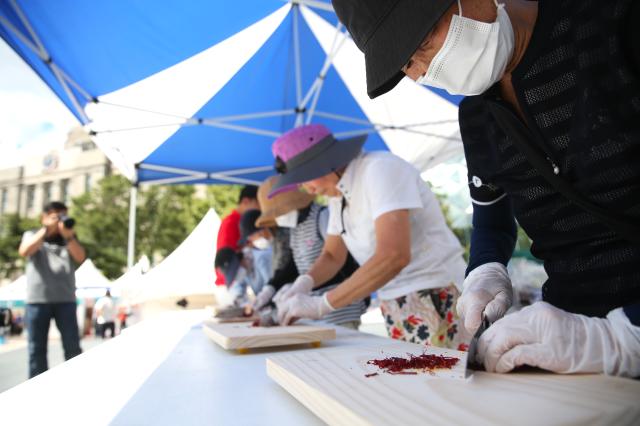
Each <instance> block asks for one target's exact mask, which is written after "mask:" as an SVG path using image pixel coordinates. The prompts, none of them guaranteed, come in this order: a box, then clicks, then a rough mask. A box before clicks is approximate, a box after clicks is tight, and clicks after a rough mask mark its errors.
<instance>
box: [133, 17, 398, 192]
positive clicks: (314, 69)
mask: <svg viewBox="0 0 640 426" xmlns="http://www.w3.org/2000/svg"><path fill="white" fill-rule="evenodd" d="M298 24H299V37H300V45H301V46H304V49H303V50H302V51H301V53H300V63H301V64H300V65H301V66H300V68H301V71H302V73H301V86H302V88H303V96H304V94H305V93H304V92H305V89H308V88H309V87H311V85H312V84H313V82H314V81H315V79H316V77H317V75H318V73H319V72H320V70H321V69H322V66H323V64H324V60H325V57H326V55H325V54H324V52H323V51H322V48H321V46H320V45H319V43H318V42H317V40H316V38H315V37H314V36H313V34H312V32H311V30H310V29H309V27H308V26H307V24H306V22H305V21H304V20H303V19H302V18H301V17H300V19H299V20H298ZM292 40H293V12H290V13H289V14H288V15H287V17H286V18H285V20H284V21H283V22H282V24H281V25H280V27H279V28H278V29H277V30H276V31H275V32H274V33H273V34H272V35H271V37H270V38H269V39H268V40H267V42H266V43H265V44H264V45H263V46H262V48H261V49H260V50H259V51H258V52H257V53H256V54H255V55H254V56H253V57H252V58H251V59H250V60H249V62H247V64H246V65H245V66H244V67H243V68H242V69H241V70H240V71H239V72H238V73H237V74H236V75H235V76H234V77H233V78H232V79H231V80H230V81H229V82H228V83H227V84H226V85H225V87H224V88H223V89H222V90H221V91H220V92H219V93H218V94H217V95H216V96H214V97H213V99H211V101H209V102H208V103H207V104H206V105H205V106H204V107H203V108H202V109H201V110H200V111H198V113H197V114H196V117H198V118H203V119H207V118H215V117H221V116H228V115H236V114H248V113H251V112H266V111H277V110H287V109H288V110H291V111H293V109H294V108H295V107H296V105H297V102H296V89H295V85H296V80H295V74H294V69H295V61H294V54H293V41H292ZM316 109H317V110H318V111H327V112H330V113H332V114H339V115H343V116H346V117H351V118H357V119H360V120H363V121H367V117H366V116H365V114H364V112H363V111H362V110H361V109H360V107H359V106H358V105H357V103H356V101H355V100H354V98H353V97H352V96H351V94H350V92H349V90H348V89H347V87H346V86H345V85H344V83H343V81H342V80H341V79H340V77H339V75H338V74H337V72H336V71H335V69H334V68H333V67H330V69H329V72H328V73H327V76H326V78H325V81H324V87H323V89H322V92H321V94H320V97H319V100H318V104H317V108H316ZM313 122H314V123H322V124H325V125H327V126H328V127H329V128H331V129H332V131H333V132H335V133H339V132H345V131H355V130H365V129H367V126H365V125H362V124H354V123H346V122H343V121H338V120H335V119H330V118H322V117H318V116H315V117H314V119H313ZM233 124H235V125H241V126H247V127H251V128H256V129H261V130H267V131H270V132H276V133H278V134H281V133H284V132H286V131H287V130H289V129H291V128H293V127H294V125H295V115H293V114H290V115H287V116H284V117H283V116H279V117H270V118H254V119H247V120H242V121H234V122H233ZM273 140H274V137H273V136H265V135H256V134H249V133H244V132H238V131H235V130H228V129H220V128H215V127H211V126H207V125H195V126H186V127H182V128H181V129H179V130H178V131H177V132H176V133H175V134H174V135H173V136H172V137H171V138H169V139H168V140H167V141H166V142H165V143H163V144H162V145H161V146H160V147H158V148H157V149H156V150H155V151H154V152H153V153H151V155H149V156H148V157H147V158H146V159H145V161H144V162H143V163H144V164H153V165H160V166H171V167H178V168H181V169H188V170H193V171H201V172H207V173H215V172H222V171H228V170H234V169H244V168H251V167H257V166H264V165H265V164H267V165H270V164H272V163H273V156H272V154H271V144H272V142H273ZM365 147H366V149H368V150H381V149H382V150H386V149H387V147H386V145H385V144H384V142H383V140H382V138H381V137H380V135H378V134H377V133H372V134H370V135H369V137H368V139H367V143H366V145H365ZM194 152H197V153H198V155H193V153H194ZM270 173H272V172H265V173H263V174H261V175H259V176H260V177H261V178H262V177H266V176H267V175H268V174H270ZM158 176H159V174H158V173H157V172H154V173H149V171H148V170H141V171H140V174H139V179H140V181H145V180H149V179H153V178H156V177H158ZM243 177H246V176H245V175H243Z"/></svg>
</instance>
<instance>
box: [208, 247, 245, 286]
mask: <svg viewBox="0 0 640 426" xmlns="http://www.w3.org/2000/svg"><path fill="white" fill-rule="evenodd" d="M241 259H242V254H240V253H237V252H236V251H235V250H234V249H232V248H231V247H223V248H221V249H220V250H218V252H217V253H216V260H215V267H216V269H219V270H220V271H221V272H222V275H224V281H225V284H226V285H227V287H228V286H230V285H231V283H233V280H234V279H235V278H236V274H237V273H238V269H239V268H240V260H241Z"/></svg>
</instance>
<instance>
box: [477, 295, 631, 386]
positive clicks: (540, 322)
mask: <svg viewBox="0 0 640 426" xmlns="http://www.w3.org/2000/svg"><path fill="white" fill-rule="evenodd" d="M478 360H479V361H481V362H483V363H484V366H485V368H486V369H487V371H490V372H493V371H495V372H498V373H505V372H507V371H510V370H512V369H514V368H515V367H518V366H520V365H530V366H533V367H540V368H543V369H545V370H549V371H554V372H556V373H602V372H604V373H606V374H611V375H620V376H629V377H637V376H639V375H640V327H636V326H634V325H633V324H631V322H630V321H629V319H628V318H627V317H626V315H625V314H624V311H623V310H622V308H619V309H615V310H613V311H611V312H609V315H607V318H606V319H603V318H591V317H587V316H585V315H578V314H571V313H569V312H566V311H563V310H561V309H558V308H556V307H554V306H552V305H550V304H548V303H546V302H537V303H534V304H533V305H531V306H527V307H526V308H524V309H522V310H521V311H519V312H516V313H513V314H510V315H507V316H505V317H504V318H502V319H501V320H499V321H497V322H496V323H495V324H493V325H492V326H491V327H489V328H488V329H487V331H485V332H484V333H483V334H482V335H481V336H480V340H479V341H478Z"/></svg>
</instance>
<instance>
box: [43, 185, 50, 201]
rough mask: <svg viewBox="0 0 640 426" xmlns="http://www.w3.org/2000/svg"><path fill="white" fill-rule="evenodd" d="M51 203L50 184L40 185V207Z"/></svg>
mask: <svg viewBox="0 0 640 426" xmlns="http://www.w3.org/2000/svg"><path fill="white" fill-rule="evenodd" d="M50 201H51V182H45V183H44V184H43V185H42V205H43V206H44V205H45V204H48V203H49V202H50Z"/></svg>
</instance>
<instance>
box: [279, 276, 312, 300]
mask: <svg viewBox="0 0 640 426" xmlns="http://www.w3.org/2000/svg"><path fill="white" fill-rule="evenodd" d="M314 284H315V282H314V281H313V278H312V277H311V275H307V274H303V275H300V276H298V278H296V280H295V281H294V282H293V284H285V285H283V286H282V288H281V289H280V290H279V291H278V293H276V295H275V297H274V298H273V301H274V302H275V304H276V305H278V309H279V308H280V305H281V304H282V303H283V302H284V301H285V300H287V299H288V298H290V297H292V296H293V295H295V294H309V293H311V290H313V286H314Z"/></svg>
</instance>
